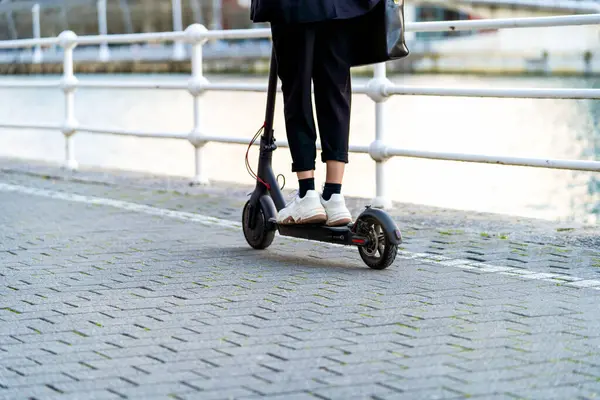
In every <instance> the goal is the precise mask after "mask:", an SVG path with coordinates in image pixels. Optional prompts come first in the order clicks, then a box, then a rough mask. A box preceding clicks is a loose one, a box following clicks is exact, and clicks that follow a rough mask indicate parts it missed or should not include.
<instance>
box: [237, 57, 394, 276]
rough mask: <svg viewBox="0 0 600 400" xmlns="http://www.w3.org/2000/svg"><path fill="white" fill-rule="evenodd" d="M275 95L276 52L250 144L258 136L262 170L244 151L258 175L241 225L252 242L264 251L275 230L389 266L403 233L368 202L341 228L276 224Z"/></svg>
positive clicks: (279, 198)
mask: <svg viewBox="0 0 600 400" xmlns="http://www.w3.org/2000/svg"><path fill="white" fill-rule="evenodd" d="M276 94H277V62H276V59H275V53H274V50H273V51H272V53H271V65H270V70H269V83H268V89H267V110H266V115H265V122H264V125H263V126H262V127H261V129H259V131H258V132H257V133H256V135H255V136H254V138H253V139H252V141H251V142H250V144H249V146H248V151H249V150H250V147H251V146H252V144H253V143H254V142H255V141H256V139H257V138H258V136H259V135H260V134H261V132H263V134H262V136H261V138H260V153H259V160H258V171H257V173H256V174H254V173H253V172H252V169H251V168H250V164H249V162H248V152H246V167H247V169H248V171H249V172H250V174H251V175H252V176H253V177H254V178H256V187H255V189H254V191H253V192H252V193H251V194H250V199H249V200H248V201H247V202H246V204H245V206H244V210H243V213H242V227H243V231H244V236H245V238H246V241H247V242H248V244H249V245H250V246H251V247H252V248H254V249H266V248H267V247H269V246H270V245H271V243H272V242H273V239H274V237H275V232H276V231H279V234H280V235H282V236H290V237H295V238H302V239H308V240H314V241H319V242H328V243H336V244H340V245H347V246H357V247H358V252H359V254H360V256H361V258H362V260H363V261H364V262H365V264H366V265H367V266H369V267H370V268H373V269H379V270H381V269H385V268H387V267H389V266H390V265H391V264H392V263H393V262H394V259H395V258H396V255H397V252H398V245H399V244H400V243H402V234H401V232H400V230H399V229H398V227H397V226H396V223H395V222H394V220H393V219H392V218H391V217H390V216H389V215H388V214H387V213H386V212H385V211H383V210H381V209H378V208H373V207H371V206H366V207H365V209H364V210H363V212H362V213H361V214H360V215H359V216H358V218H356V221H355V222H354V223H351V224H348V225H347V226H341V227H330V226H327V225H325V224H297V225H284V224H278V223H277V212H278V211H280V210H281V209H283V208H284V207H285V205H286V203H285V200H284V198H283V194H282V191H281V189H280V188H279V186H278V181H277V177H275V175H274V173H273V169H272V167H271V164H272V157H273V151H275V149H277V146H276V144H275V137H274V131H273V117H274V113H275V97H276Z"/></svg>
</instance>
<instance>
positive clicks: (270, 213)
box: [259, 195, 277, 229]
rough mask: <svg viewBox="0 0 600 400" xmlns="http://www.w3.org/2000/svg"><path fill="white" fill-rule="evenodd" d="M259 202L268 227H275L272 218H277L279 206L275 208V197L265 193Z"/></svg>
mask: <svg viewBox="0 0 600 400" xmlns="http://www.w3.org/2000/svg"><path fill="white" fill-rule="evenodd" d="M259 202H260V207H261V209H262V210H263V213H264V214H265V218H266V220H267V221H266V223H267V227H269V229H275V225H274V224H273V223H271V222H270V220H271V219H277V208H275V203H274V202H273V199H272V198H271V196H269V195H263V196H260V200H259Z"/></svg>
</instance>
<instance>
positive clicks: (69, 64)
mask: <svg viewBox="0 0 600 400" xmlns="http://www.w3.org/2000/svg"><path fill="white" fill-rule="evenodd" d="M595 24H600V14H590V15H574V16H557V17H540V18H517V19H491V20H476V21H443V22H420V23H409V24H407V28H406V29H407V31H412V32H432V31H447V30H478V29H506V28H526V27H553V26H576V25H595ZM270 35H271V32H270V29H251V30H214V31H209V30H207V29H206V28H205V27H204V26H202V25H199V24H194V25H191V26H189V27H188V28H187V29H186V30H185V31H177V32H157V33H142V34H123V35H95V36H83V37H78V36H77V35H76V34H75V33H73V32H71V31H65V32H63V33H61V34H60V35H59V36H58V37H52V38H37V39H25V40H13V41H1V42H0V49H6V48H31V47H37V46H40V45H60V46H61V47H62V48H63V49H64V53H63V54H64V57H63V75H62V78H61V79H57V80H54V81H43V82H2V81H0V88H2V87H5V88H38V87H39V88H49V87H50V88H51V87H56V88H60V89H62V91H63V93H64V99H65V111H64V119H63V123H62V124H61V125H54V124H43V123H24V124H7V123H1V122H0V128H22V129H43V130H52V129H56V130H60V131H61V132H62V133H63V135H64V137H65V164H64V166H65V167H66V168H69V169H72V170H75V169H77V167H78V164H77V161H76V159H75V149H74V142H73V136H74V134H75V133H76V132H87V133H93V134H96V133H98V134H110V135H122V136H135V137H141V138H169V139H173V138H176V139H183V140H188V141H189V142H190V143H191V144H192V145H193V146H194V151H195V174H194V178H193V183H196V184H207V183H208V177H207V176H206V169H205V168H204V166H203V160H204V157H203V152H204V146H205V144H207V143H209V142H218V143H231V144H248V141H249V139H248V138H239V137H227V136H221V135H210V134H208V133H207V132H205V131H204V130H203V129H202V118H201V111H202V107H201V98H202V94H203V93H204V92H206V91H209V90H210V91H245V92H266V90H267V85H266V83H265V84H250V83H212V82H209V81H208V80H207V79H206V78H205V77H204V75H203V71H202V69H203V60H202V48H203V45H204V44H205V43H206V42H207V41H208V40H211V39H244V38H245V39H248V38H269V37H270ZM168 41H171V42H175V43H182V42H187V43H189V44H191V46H192V52H191V64H192V72H191V76H190V78H189V79H188V80H186V81H181V82H154V81H151V80H147V81H136V82H131V81H127V80H102V81H95V82H79V81H78V80H77V78H76V77H75V75H74V74H73V49H74V48H75V47H76V46H77V45H78V44H86V45H100V51H103V50H102V48H103V46H105V45H107V44H109V43H113V44H114V43H139V42H168ZM77 88H113V89H129V88H136V89H159V90H160V89H169V90H171V89H182V90H187V91H188V92H189V93H190V94H191V95H192V96H193V100H194V108H193V109H194V121H193V129H192V130H191V132H171V133H168V132H141V131H130V130H119V129H106V128H102V127H93V126H80V125H79V124H78V122H77V120H76V119H75V112H74V107H75V99H74V92H75V90H76V89H77ZM279 90H280V88H279ZM353 92H354V93H359V94H366V95H368V96H369V97H370V98H371V99H372V100H373V101H374V102H375V140H374V141H373V142H372V143H371V144H370V145H369V146H359V145H354V144H351V145H350V151H351V152H354V153H364V154H369V155H370V156H371V158H372V159H373V160H375V162H376V197H375V199H374V202H373V205H374V206H378V207H384V208H386V207H390V206H391V200H390V198H389V197H388V195H387V185H386V180H387V179H386V161H387V160H388V159H389V158H390V157H395V156H402V157H416V158H427V159H437V160H453V161H466V162H476V163H493V164H503V165H519V166H529V167H539V168H553V169H571V170H582V171H600V161H584V160H553V159H538V158H519V157H511V156H490V155H480V154H457V153H447V152H430V151H421V150H410V149H402V148H396V147H390V146H388V145H387V144H386V132H385V130H384V124H383V120H384V118H383V117H384V112H385V100H386V99H387V98H388V97H389V96H393V95H419V96H468V97H501V98H536V99H549V98H554V99H557V98H558V99H600V89H535V88H531V89H497V88H490V89H479V88H443V87H442V88H439V87H407V86H399V85H395V84H393V83H391V82H390V81H389V80H388V79H387V78H386V67H385V64H377V65H375V66H374V76H373V78H372V79H371V80H370V81H369V82H368V83H367V84H365V85H356V86H355V87H354V89H353ZM278 145H280V146H282V147H287V146H288V144H287V143H286V142H285V141H281V142H279V141H278Z"/></svg>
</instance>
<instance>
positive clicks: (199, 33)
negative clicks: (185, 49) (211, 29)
mask: <svg viewBox="0 0 600 400" xmlns="http://www.w3.org/2000/svg"><path fill="white" fill-rule="evenodd" d="M206 32H208V29H206V27H205V26H204V25H202V24H192V25H190V26H188V27H187V28H186V29H185V36H186V40H187V41H188V42H190V43H199V42H201V43H202V44H204V43H206V42H207V41H208V38H207V37H206Z"/></svg>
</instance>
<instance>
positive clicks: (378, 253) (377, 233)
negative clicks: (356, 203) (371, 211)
mask: <svg viewBox="0 0 600 400" xmlns="http://www.w3.org/2000/svg"><path fill="white" fill-rule="evenodd" d="M356 222H357V224H359V231H360V232H361V235H364V237H366V238H367V240H368V244H367V245H365V246H360V247H359V248H358V252H359V254H360V257H361V258H362V260H363V261H364V263H365V264H367V266H368V267H369V268H372V269H386V268H387V267H389V266H390V265H392V263H393V262H394V260H395V259H396V255H397V254H398V245H397V244H396V243H392V242H391V241H390V240H389V239H388V238H389V237H391V235H392V234H394V232H386V230H385V224H383V223H381V221H379V220H378V219H377V218H376V217H374V216H371V215H369V216H361V217H359V219H358V221H356Z"/></svg>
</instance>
